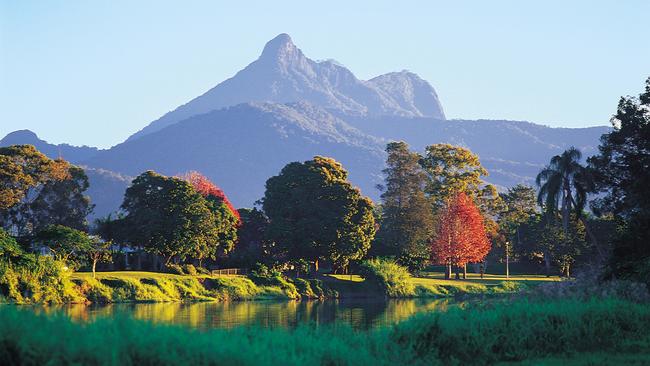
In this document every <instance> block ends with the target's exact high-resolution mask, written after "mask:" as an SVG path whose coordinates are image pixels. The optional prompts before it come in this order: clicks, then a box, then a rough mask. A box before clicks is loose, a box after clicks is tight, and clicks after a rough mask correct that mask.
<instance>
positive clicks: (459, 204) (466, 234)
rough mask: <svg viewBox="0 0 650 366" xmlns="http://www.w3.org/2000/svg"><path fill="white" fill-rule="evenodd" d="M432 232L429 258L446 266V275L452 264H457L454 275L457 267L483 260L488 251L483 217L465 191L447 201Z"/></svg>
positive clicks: (448, 274)
mask: <svg viewBox="0 0 650 366" xmlns="http://www.w3.org/2000/svg"><path fill="white" fill-rule="evenodd" d="M436 234H437V235H436V238H435V240H433V242H432V244H431V254H432V259H433V261H434V262H435V263H437V264H443V265H445V266H447V273H446V277H447V278H449V277H450V276H451V267H452V266H456V267H457V272H456V277H457V278H458V275H459V272H458V271H459V270H460V268H461V267H463V268H465V266H466V265H467V263H477V262H481V261H483V259H484V258H485V256H486V255H487V254H488V252H489V251H490V247H491V244H490V241H489V240H488V237H487V234H486V232H485V225H484V223H483V216H482V215H481V212H480V211H479V209H478V207H476V205H475V204H474V201H473V200H472V199H471V198H470V197H468V196H467V195H466V194H465V193H458V194H456V195H455V196H454V197H452V198H451V199H450V200H449V202H447V205H446V206H445V208H444V209H443V211H442V212H441V214H440V216H439V217H438V231H437V233H436Z"/></svg>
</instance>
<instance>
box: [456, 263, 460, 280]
mask: <svg viewBox="0 0 650 366" xmlns="http://www.w3.org/2000/svg"><path fill="white" fill-rule="evenodd" d="M456 279H457V280H460V266H456Z"/></svg>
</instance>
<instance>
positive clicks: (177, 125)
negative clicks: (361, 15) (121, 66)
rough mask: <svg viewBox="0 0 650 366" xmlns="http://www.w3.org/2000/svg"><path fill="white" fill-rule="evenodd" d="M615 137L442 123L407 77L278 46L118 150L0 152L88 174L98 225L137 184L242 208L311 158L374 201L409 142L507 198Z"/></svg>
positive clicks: (14, 138)
mask: <svg viewBox="0 0 650 366" xmlns="http://www.w3.org/2000/svg"><path fill="white" fill-rule="evenodd" d="M608 131H609V128H607V127H591V128H576V129H569V128H550V127H547V126H542V125H537V124H533V123H528V122H522V121H505V120H446V119H445V114H444V112H443V109H442V106H441V103H440V101H439V99H438V96H437V93H436V91H435V89H434V88H433V87H432V86H431V85H430V84H429V83H428V82H426V81H424V80H422V79H421V78H420V77H418V76H417V75H416V74H414V73H411V72H408V71H402V72H394V73H389V74H385V75H381V76H377V77H375V78H373V79H370V80H360V79H358V78H356V77H355V76H354V74H353V73H352V72H351V71H349V70H348V69H346V68H345V67H343V66H342V65H340V64H338V63H336V62H334V61H320V62H317V61H314V60H311V59H309V58H308V57H306V56H305V55H304V54H303V53H302V51H301V50H300V49H299V48H298V47H296V46H295V45H294V44H293V42H292V41H291V38H290V37H289V36H288V35H286V34H281V35H278V36H277V37H275V38H274V39H272V40H271V41H269V42H268V43H267V44H266V46H265V47H264V50H263V51H262V54H261V56H260V57H259V58H258V59H257V60H256V61H254V62H252V63H251V64H249V65H248V66H247V67H246V68H244V69H243V70H241V71H239V72H238V73H237V74H236V75H235V76H233V77H232V78H230V79H228V80H225V81H223V82H222V83H220V84H218V85H217V86H215V87H214V88H212V89H210V90H208V91H207V92H206V93H204V94H203V95H201V96H198V97H197V98H194V99H192V100H191V101H189V102H188V103H186V104H184V105H182V106H179V107H178V108H176V109H174V110H172V111H170V112H169V113H166V114H165V115H163V116H162V117H161V118H159V119H158V120H156V121H153V122H151V123H150V124H148V125H147V126H146V127H144V128H143V129H142V130H140V131H138V132H137V133H135V134H134V135H132V136H131V137H129V138H128V139H127V140H126V141H124V142H123V143H121V144H118V145H116V146H113V147H112V148H110V149H106V150H100V149H96V148H92V147H87V146H83V147H75V146H70V145H67V144H61V145H53V144H49V143H47V142H45V141H43V140H40V139H39V138H38V137H37V136H36V134H34V133H33V132H31V131H27V130H22V131H16V132H12V133H10V134H9V135H7V136H6V137H5V138H3V139H2V140H0V146H6V145H12V144H32V145H35V146H36V147H37V148H38V149H39V150H41V151H42V152H44V153H45V154H46V155H48V156H50V157H63V158H65V159H66V160H69V161H71V162H73V163H75V164H79V165H82V166H84V167H85V168H86V170H87V172H88V175H89V180H90V184H91V188H90V189H89V195H90V196H91V198H92V200H93V202H94V203H95V204H96V208H95V213H94V216H95V217H97V216H104V215H106V214H108V213H110V212H113V211H114V210H116V209H117V208H118V207H119V205H120V203H121V200H122V195H123V193H124V189H125V188H126V187H127V186H128V184H129V182H130V180H131V179H132V177H133V176H135V175H137V174H140V173H141V172H143V171H145V170H148V169H153V170H156V171H158V172H160V173H163V174H167V175H176V174H180V173H184V172H187V171H190V170H197V171H200V172H202V173H203V174H205V175H206V176H208V177H209V178H210V179H212V180H213V181H214V182H215V183H216V184H217V185H219V186H221V187H222V188H223V189H224V191H225V192H226V194H228V196H229V197H230V199H231V200H232V201H233V203H234V204H235V205H236V206H238V207H246V206H251V205H253V203H254V202H255V201H256V200H258V199H259V198H261V197H262V195H263V193H264V182H265V181H266V179H268V178H269V177H271V176H273V175H276V174H277V173H278V172H279V171H280V169H281V168H282V167H283V166H284V165H285V164H287V163H289V162H291V161H301V160H307V159H310V158H311V157H313V156H314V155H325V156H330V157H333V158H335V159H337V160H339V161H340V162H342V163H343V165H344V167H346V169H347V170H348V171H349V173H350V180H351V181H352V182H353V183H354V184H356V185H358V186H359V187H360V188H361V190H362V191H363V193H364V194H366V195H368V196H370V197H371V198H373V199H378V196H379V192H378V191H377V189H376V185H377V184H380V183H381V182H382V180H383V177H382V175H381V170H382V169H383V166H384V161H385V153H384V147H385V144H386V143H387V142H388V141H391V140H404V141H406V142H408V143H409V144H410V145H411V146H412V148H413V149H415V150H417V151H423V149H424V147H425V146H426V145H429V144H433V143H442V142H445V143H451V144H455V145H461V146H464V147H468V148H470V149H471V150H472V151H474V152H475V153H477V154H478V155H479V156H480V158H481V162H482V163H483V165H484V166H485V167H486V168H487V169H488V171H489V172H490V176H489V177H488V178H487V180H489V181H490V182H491V183H493V184H496V185H497V186H499V187H501V188H505V187H509V186H512V185H514V184H517V183H527V184H532V183H533V180H534V177H535V175H536V174H537V172H538V171H539V169H540V168H541V167H543V166H544V164H545V163H547V162H548V160H549V159H550V157H551V156H553V155H555V154H558V153H559V152H561V151H563V150H564V149H566V148H567V147H569V146H576V147H577V148H579V149H581V150H582V151H583V153H584V154H585V155H587V156H588V155H591V154H593V153H595V152H596V148H597V145H598V138H599V137H600V136H601V135H602V134H603V133H606V132H608Z"/></svg>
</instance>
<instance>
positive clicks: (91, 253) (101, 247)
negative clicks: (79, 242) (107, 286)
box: [86, 236, 113, 278]
mask: <svg viewBox="0 0 650 366" xmlns="http://www.w3.org/2000/svg"><path fill="white" fill-rule="evenodd" d="M90 239H91V241H90V244H89V245H88V247H87V248H86V254H87V256H88V259H89V261H90V268H91V270H92V272H93V278H95V277H96V276H95V270H96V269H97V263H98V262H111V261H112V260H113V251H112V250H111V246H112V245H113V243H112V242H110V241H104V240H101V239H100V238H99V237H97V236H93V237H90Z"/></svg>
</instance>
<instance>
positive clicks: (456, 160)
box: [420, 144, 503, 247]
mask: <svg viewBox="0 0 650 366" xmlns="http://www.w3.org/2000/svg"><path fill="white" fill-rule="evenodd" d="M420 164H421V165H422V167H423V168H424V170H425V172H426V173H427V185H426V188H425V192H426V193H427V195H428V197H429V199H430V200H431V202H432V204H433V210H434V214H436V213H438V212H440V210H442V208H443V207H445V205H446V204H447V203H448V202H449V200H450V199H451V198H453V197H454V196H455V195H456V194H458V193H464V194H466V195H467V196H469V197H470V198H472V199H473V200H474V202H475V203H476V205H477V206H478V207H479V209H480V211H481V215H482V216H483V223H484V226H485V231H486V233H487V235H488V238H489V239H490V241H491V242H492V244H493V246H495V247H498V246H499V245H500V243H499V242H498V241H499V236H498V229H499V225H498V224H497V221H496V220H497V218H498V216H499V214H500V212H501V210H502V209H503V202H502V199H501V197H500V196H499V194H498V192H497V189H496V187H494V186H493V185H491V184H488V183H487V182H485V181H484V180H483V177H485V176H487V175H488V172H487V170H486V169H485V168H484V167H483V166H482V165H481V161H480V160H479V157H478V155H476V154H474V153H472V151H470V150H469V149H466V148H464V147H460V146H453V145H449V144H434V145H430V146H427V147H426V150H425V155H424V156H423V157H422V159H421V161H420Z"/></svg>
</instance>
